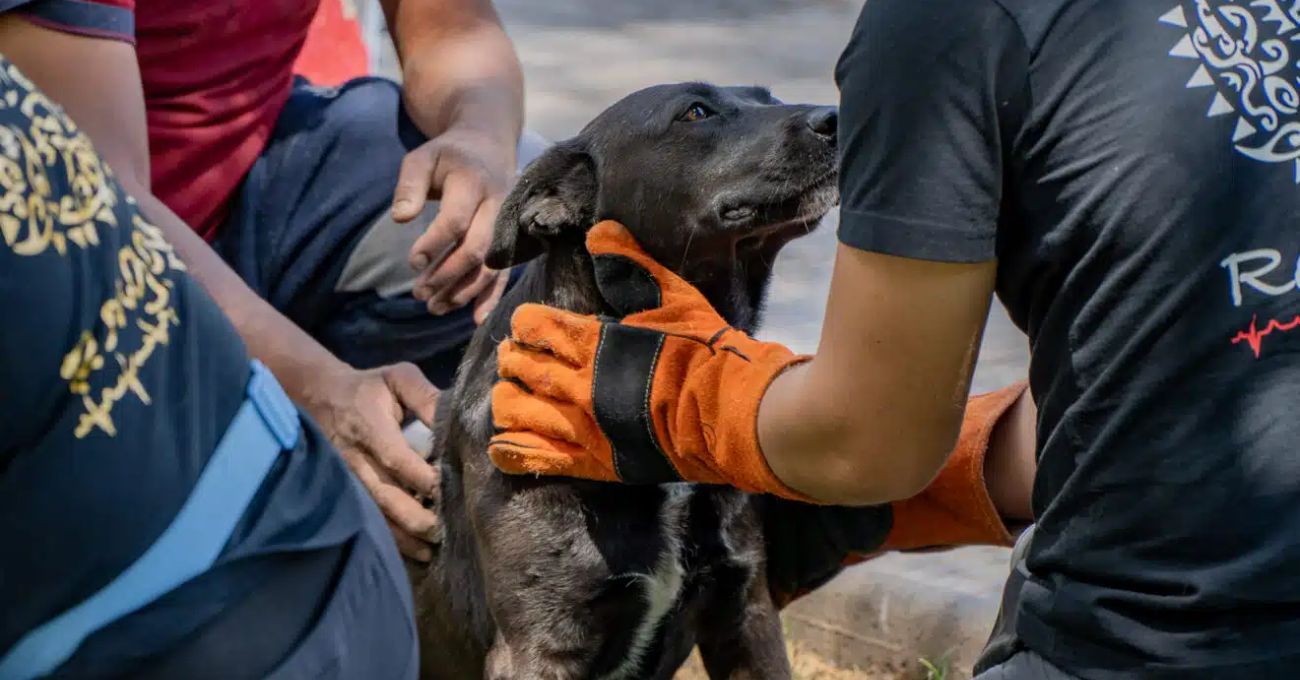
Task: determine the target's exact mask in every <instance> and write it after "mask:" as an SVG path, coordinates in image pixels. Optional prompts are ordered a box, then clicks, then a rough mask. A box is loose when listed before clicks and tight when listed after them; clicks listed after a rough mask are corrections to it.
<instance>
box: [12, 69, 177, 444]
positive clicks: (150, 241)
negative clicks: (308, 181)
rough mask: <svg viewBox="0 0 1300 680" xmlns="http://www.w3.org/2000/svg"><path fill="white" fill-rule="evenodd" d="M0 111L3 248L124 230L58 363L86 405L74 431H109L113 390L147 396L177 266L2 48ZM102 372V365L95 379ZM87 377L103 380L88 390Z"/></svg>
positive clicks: (58, 247) (65, 246) (33, 249)
mask: <svg viewBox="0 0 1300 680" xmlns="http://www.w3.org/2000/svg"><path fill="white" fill-rule="evenodd" d="M15 114H17V115H15ZM0 120H2V121H3V123H2V124H0V237H2V238H3V240H4V245H5V246H7V247H8V248H9V249H10V251H11V252H13V253H15V254H17V255H21V256H27V257H32V256H37V255H44V254H49V253H50V252H51V251H52V252H53V253H55V254H57V255H58V256H59V257H65V256H67V255H68V253H69V248H70V247H75V248H76V249H78V250H90V249H93V248H96V247H98V246H99V245H100V244H101V241H100V237H101V235H102V234H104V233H108V232H107V231H106V230H117V229H126V230H127V231H126V232H125V233H123V234H121V236H123V237H125V238H123V239H122V240H121V241H122V245H121V247H120V248H119V250H118V252H117V257H116V258H115V260H116V263H117V272H116V277H115V280H114V281H113V295H112V296H111V297H108V299H106V300H104V301H103V303H102V304H101V305H100V308H99V315H98V319H97V321H98V323H97V324H96V326H95V327H94V328H93V329H86V330H83V331H82V332H81V334H80V336H79V338H78V340H77V342H76V344H75V345H74V346H73V347H72V348H71V349H69V350H68V352H67V353H66V354H65V355H64V356H63V360H62V362H61V364H60V366H59V371H58V373H59V376H60V377H62V378H63V379H64V380H65V381H67V384H68V390H69V391H70V392H71V393H72V394H74V395H77V396H78V397H80V398H81V402H82V406H83V408H84V412H83V413H82V414H80V416H79V417H78V421H77V426H76V428H75V430H74V432H73V434H74V435H75V436H76V437H77V438H78V439H81V438H84V437H86V436H88V435H89V434H90V433H92V432H94V431H95V430H99V431H101V432H103V433H104V434H106V435H107V436H110V437H112V436H116V434H117V427H116V425H115V423H114V421H113V416H112V413H113V407H114V406H115V405H116V404H117V403H118V402H119V401H120V400H121V399H123V398H124V397H126V396H127V395H128V394H132V395H134V396H135V397H136V398H137V399H139V400H140V402H141V403H143V404H145V405H150V404H152V399H151V397H150V395H149V391H148V389H146V387H145V385H144V384H143V383H142V382H141V380H140V375H139V374H140V369H141V368H143V367H144V366H145V364H146V363H147V362H148V361H149V359H150V357H152V356H153V353H154V351H155V350H156V349H157V348H158V347H159V346H160V345H162V346H165V345H167V344H168V342H169V341H170V339H171V328H172V327H173V326H179V325H180V317H179V316H178V314H177V312H176V307H175V301H174V295H173V289H174V287H175V282H174V281H173V278H172V272H176V271H184V270H185V265H184V263H182V262H181V260H180V258H178V257H177V256H176V253H175V251H174V250H173V249H172V246H171V244H169V243H168V242H167V240H166V239H165V238H164V237H163V235H162V232H161V230H159V229H158V228H157V227H155V226H154V225H152V224H150V223H149V222H147V221H146V220H145V219H143V218H142V217H141V216H140V214H139V212H138V211H137V210H136V207H135V201H133V200H131V198H130V197H127V196H126V195H125V194H122V193H120V189H119V187H118V186H117V184H116V182H114V181H113V179H112V173H111V172H109V169H108V167H107V166H106V165H104V163H103V162H102V161H101V160H100V159H99V156H98V155H96V153H95V150H94V149H93V148H92V147H91V144H90V140H89V139H88V138H87V137H86V136H85V135H83V134H82V133H81V132H80V131H79V130H78V129H77V127H76V126H75V125H74V124H73V123H72V121H71V120H70V119H68V118H67V117H66V116H65V115H64V114H63V111H62V110H61V109H60V108H59V107H58V106H56V105H55V104H54V103H53V102H51V101H50V100H49V99H47V98H46V97H45V96H44V95H42V94H41V93H40V92H38V91H37V90H36V89H35V88H34V86H33V85H32V84H31V83H30V82H29V81H28V80H27V79H26V78H25V77H24V76H23V75H22V73H20V72H19V71H18V69H17V68H15V67H14V66H13V64H11V63H9V62H8V60H5V59H4V58H3V57H0ZM15 121H18V122H21V123H23V124H21V125H19V124H15ZM55 187H58V188H59V190H58V191H56V190H55ZM127 220H129V222H130V223H129V224H126V225H123V224H119V222H120V221H127ZM110 240H112V241H116V239H110ZM130 329H136V330H138V331H139V334H138V336H139V337H138V338H137V337H135V336H136V333H134V332H131V333H129V334H128V333H125V331H128V330H130ZM110 357H111V359H112V360H111V361H110V360H109V358H110ZM100 371H105V373H104V374H103V375H102V377H101V378H99V379H96V375H97V374H98V373H99V372H100ZM92 380H94V381H95V382H99V383H106V386H104V387H102V388H100V389H99V390H98V394H96V390H95V388H94V387H93V386H92V384H91V383H92Z"/></svg>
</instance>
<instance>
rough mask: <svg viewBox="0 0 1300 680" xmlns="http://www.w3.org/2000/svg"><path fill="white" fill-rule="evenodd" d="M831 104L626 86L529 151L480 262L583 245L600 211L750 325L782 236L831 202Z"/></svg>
mask: <svg viewBox="0 0 1300 680" xmlns="http://www.w3.org/2000/svg"><path fill="white" fill-rule="evenodd" d="M836 123H837V120H836V112H835V109H834V108H832V107H818V106H803V105H788V104H783V103H781V102H780V101H777V100H776V99H775V98H773V97H772V95H771V94H770V93H769V92H767V91H766V90H764V89H762V88H757V87H715V86H712V85H707V84H703V83H680V84H675V85H659V86H655V87H651V88H647V89H645V90H641V91H639V92H635V93H633V94H631V95H628V96H627V97H625V98H624V99H622V100H621V101H619V102H618V103H616V104H614V105H613V106H611V107H610V108H609V109H607V110H606V111H605V112H604V113H602V114H600V115H599V116H597V117H596V119H595V120H593V121H592V122H591V123H590V124H588V125H587V127H585V128H584V129H583V130H582V132H580V133H579V134H578V136H577V137H574V138H573V139H570V140H568V141H565V142H561V143H559V144H557V145H555V146H554V147H552V148H551V149H550V150H548V151H547V152H546V153H545V154H543V155H542V156H541V157H540V158H538V159H537V160H536V161H534V162H533V163H532V164H531V165H530V166H529V167H528V168H527V169H526V170H525V171H524V173H523V175H522V176H521V177H520V178H519V182H518V184H517V185H516V186H515V188H514V191H513V192H512V193H511V194H510V196H509V197H508V198H507V199H506V201H505V204H504V205H503V206H502V208H501V212H500V214H499V216H498V218H497V223H496V233H495V235H494V238H493V244H492V248H491V250H490V252H489V253H488V256H487V263H488V264H489V265H490V266H492V267H496V268H504V267H508V266H511V265H514V264H518V263H520V262H524V261H527V260H530V259H532V258H534V257H536V256H538V255H540V254H541V253H543V252H546V251H550V252H551V253H552V256H553V257H554V256H556V255H564V256H570V255H573V254H578V255H577V256H580V254H581V253H582V252H584V251H583V250H582V241H583V235H584V234H585V232H586V230H587V229H588V228H590V227H591V226H592V225H593V224H595V223H596V222H598V221H600V220H605V219H612V220H617V221H618V222H621V223H622V224H624V225H626V226H627V228H628V229H629V230H630V231H631V232H632V234H633V235H634V236H635V237H636V239H637V241H638V242H639V243H640V244H641V246H642V247H643V248H645V249H646V251H647V252H649V253H650V255H651V256H652V257H654V258H655V259H656V260H658V261H659V262H661V263H663V264H664V265H666V266H668V267H670V268H672V269H673V270H674V271H676V272H677V273H678V274H680V275H682V276H684V277H685V278H686V279H687V280H689V281H691V282H692V283H693V284H695V285H696V286H698V287H699V288H700V290H701V291H702V292H703V293H704V294H705V295H706V296H707V297H708V298H709V300H710V301H711V302H712V303H713V304H714V306H715V307H717V308H718V311H719V312H721V313H722V315H723V316H724V317H726V318H727V319H728V321H729V322H731V323H732V324H734V325H736V326H737V327H740V328H744V329H748V330H752V328H753V326H754V325H756V323H757V317H758V312H759V308H760V307H761V305H762V298H763V294H764V292H765V289H766V284H767V281H768V279H769V278H770V275H771V266H772V262H773V260H774V259H775V256H776V253H777V251H778V250H780V248H781V246H783V245H785V243H787V242H788V241H789V240H790V239H792V238H794V237H796V236H800V235H803V234H805V233H807V232H808V231H809V230H811V229H812V227H814V226H815V225H816V224H817V223H818V222H819V221H820V220H821V218H822V217H823V216H824V215H825V214H826V212H827V211H828V210H830V209H831V208H832V207H833V206H834V205H835V204H836V202H837V200H838V193H837V191H836V172H835V168H836V165H835V134H836V133H835V130H836Z"/></svg>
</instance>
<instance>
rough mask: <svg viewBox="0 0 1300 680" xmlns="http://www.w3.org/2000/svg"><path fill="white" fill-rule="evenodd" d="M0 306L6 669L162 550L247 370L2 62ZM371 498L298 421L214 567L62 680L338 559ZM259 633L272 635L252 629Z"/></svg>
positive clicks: (77, 661)
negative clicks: (275, 578)
mask: <svg viewBox="0 0 1300 680" xmlns="http://www.w3.org/2000/svg"><path fill="white" fill-rule="evenodd" d="M0 305H3V307H2V309H3V314H2V315H0V324H2V325H3V327H2V328H0V612H3V614H0V656H3V654H4V653H5V652H6V651H7V650H9V649H10V648H11V647H12V646H13V645H14V643H15V642H16V641H17V640H18V639H19V638H20V637H21V636H22V635H23V634H25V633H26V632H27V631H29V630H31V629H32V628H34V627H36V626H38V625H40V624H42V623H44V622H46V621H47V620H49V619H51V618H53V617H54V616H55V615H57V614H59V613H61V612H63V611H64V610H66V609H68V608H70V607H72V606H74V605H76V604H78V603H80V602H81V601H82V600H84V599H86V598H87V597H89V596H90V595H92V594H94V593H95V592H96V591H98V590H99V589H101V588H103V587H104V586H105V585H106V584H108V583H109V582H110V581H112V580H113V578H115V577H116V576H117V575H118V574H120V573H121V572H122V571H123V569H125V568H126V567H127V566H128V565H129V564H131V563H132V562H133V561H135V560H136V559H137V558H138V557H140V555H141V554H142V553H143V552H144V551H145V550H146V548H148V547H149V546H150V545H151V544H152V543H153V542H154V540H155V539H157V538H158V536H159V534H161V533H162V531H163V530H164V529H165V528H166V527H167V525H168V524H169V523H170V522H171V521H172V519H173V517H174V516H175V515H176V513H177V511H178V510H179V509H180V507H181V505H182V503H184V501H185V499H186V498H187V496H188V495H189V493H190V490H191V489H192V488H193V486H194V484H195V482H196V480H197V479H198V477H199V474H200V473H201V472H202V471H203V469H204V466H205V464H206V463H207V461H208V459H209V457H210V456H211V455H212V452H213V450H214V448H215V447H216V445H217V442H218V440H219V439H220V438H221V436H222V434H223V433H224V432H225V430H226V427H227V426H228V425H229V423H230V422H231V420H232V419H233V418H234V415H235V412H236V410H237V409H238V408H239V406H240V404H241V403H242V401H243V399H244V395H245V385H246V383H247V382H248V379H249V375H250V371H249V359H248V355H247V354H246V352H245V349H244V346H243V344H242V343H241V341H240V339H239V336H238V335H237V334H236V333H235V330H234V328H233V327H232V326H231V325H230V323H229V321H227V320H226V318H225V317H224V316H223V315H222V314H221V312H220V310H219V309H218V308H217V306H216V305H215V304H214V303H213V302H212V300H211V299H210V298H209V297H208V296H207V295H206V294H205V292H204V291H203V289H202V288H201V287H200V286H199V285H198V284H197V283H196V282H195V281H194V280H193V279H192V278H190V277H189V275H188V274H187V273H186V270H185V265H184V263H183V262H182V261H181V260H180V259H179V258H177V256H176V255H175V253H174V252H173V250H172V247H171V246H170V244H168V243H167V241H166V240H165V239H164V238H163V237H162V234H161V232H160V231H159V230H158V228H157V227H155V226H153V225H151V224H150V223H149V222H148V221H146V220H145V219H144V218H143V217H142V216H141V215H140V213H139V212H138V211H137V209H136V205H135V203H134V201H132V200H131V199H130V198H128V197H127V196H126V194H124V193H123V192H122V191H121V189H120V187H118V185H117V183H116V181H115V180H113V179H112V176H111V174H110V173H109V171H108V168H107V166H105V165H103V164H102V163H101V161H100V160H99V158H98V156H96V154H95V152H94V150H93V149H92V148H91V146H90V143H89V141H88V139H87V138H86V137H85V136H84V135H82V134H81V133H80V132H79V131H78V130H77V129H76V127H75V126H74V125H73V124H72V123H71V121H69V120H68V119H67V118H65V117H64V116H63V114H62V112H61V111H60V110H59V109H58V108H57V107H56V106H54V105H53V104H52V103H51V102H50V101H49V100H47V99H45V97H44V96H43V95H42V94H41V93H40V92H38V91H36V90H35V89H34V88H33V87H32V86H31V84H30V83H29V82H27V81H26V80H25V79H24V78H23V76H22V74H21V73H19V72H18V71H17V69H15V68H14V67H13V65H12V64H10V63H9V62H8V61H7V60H5V59H4V58H3V57H0ZM361 501H362V497H361V496H360V494H359V492H358V487H357V485H356V484H355V483H354V482H353V481H352V480H351V479H350V477H349V473H348V471H347V470H346V468H345V467H344V466H343V464H342V462H341V461H340V460H339V458H338V456H337V455H336V454H335V453H334V452H333V450H332V449H331V448H330V447H329V445H328V443H326V442H325V441H324V439H323V437H321V436H320V433H319V432H318V431H317V430H315V428H314V427H312V426H311V425H310V423H307V422H306V420H304V429H303V436H301V437H300V438H299V442H298V445H297V447H296V448H295V450H293V451H291V452H287V453H285V454H283V455H281V457H280V459H279V460H278V462H277V464H276V465H275V467H274V468H273V470H272V472H271V473H270V474H269V475H268V477H267V478H266V480H265V481H264V482H263V484H262V486H261V489H260V491H259V492H258V495H257V497H255V498H254V500H253V502H252V503H251V504H250V505H249V506H248V509H247V510H246V511H245V514H244V515H243V518H242V519H241V521H240V524H239V526H238V527H237V528H236V530H235V532H234V534H233V535H232V536H231V538H230V539H229V541H228V542H227V543H226V546H225V548H224V549H223V551H222V553H221V555H220V556H219V557H218V559H217V562H216V564H215V565H214V566H213V568H212V569H211V570H210V571H208V572H206V573H205V574H202V575H200V576H199V577H197V578H196V579H195V580H193V581H191V582H189V583H187V584H185V585H182V586H180V587H179V588H177V589H176V590H173V591H172V592H171V593H170V594H168V595H166V596H164V597H163V598H161V599H159V600H157V601H156V602H155V603H153V604H152V605H150V606H148V607H146V608H144V609H142V610H140V611H137V612H136V613H134V614H131V615H129V616H128V617H126V618H124V619H122V620H120V621H119V622H117V623H116V624H112V625H110V626H108V627H106V628H105V629H103V630H101V631H100V632H99V633H96V634H94V635H92V636H91V637H90V638H88V639H87V640H86V642H85V643H84V644H83V645H82V647H81V648H80V649H79V651H78V652H77V654H76V655H75V656H74V657H73V658H72V659H71V660H69V662H68V664H67V665H65V666H64V667H63V668H62V669H61V671H62V672H63V673H65V674H71V675H75V676H80V677H86V675H87V674H91V675H95V676H110V675H116V674H120V673H127V674H130V670H131V669H132V668H135V666H134V664H136V663H139V662H141V661H142V660H144V659H147V658H148V657H150V656H151V655H154V654H157V653H160V652H163V651H165V650H167V649H169V648H170V647H172V646H174V645H175V644H177V642H178V641H180V640H182V639H184V638H185V637H186V636H188V635H190V634H191V633H193V632H195V631H196V630H198V629H199V628H201V627H202V626H204V625H205V624H207V623H209V622H212V621H214V620H216V618H217V617H219V616H221V614H222V613H223V612H224V611H225V610H227V609H228V608H230V607H233V606H234V605H235V604H237V603H239V602H240V601H241V600H242V599H243V598H244V597H245V596H247V595H248V594H249V593H251V592H253V591H254V590H255V589H256V588H257V587H258V586H259V584H261V583H263V582H266V581H267V579H268V578H269V577H270V576H271V575H272V574H277V573H279V572H278V571H277V570H279V569H280V565H281V564H283V562H282V561H281V560H285V559H287V556H289V555H291V554H295V553H301V552H303V551H308V550H339V551H340V552H342V551H343V550H344V549H345V547H344V546H345V545H346V544H347V542H348V541H349V540H350V539H351V538H352V537H353V536H355V535H356V533H357V531H358V530H359V528H360V526H361V506H360V505H359V503H360V502H361ZM327 595H328V593H316V594H314V597H315V598H316V599H315V600H312V601H307V602H286V603H285V606H286V607H288V608H293V607H312V606H314V605H315V604H316V602H317V601H319V600H320V598H322V597H325V596H327ZM259 625H264V626H276V625H277V622H276V621H269V620H263V621H250V622H248V626H259ZM280 651H281V652H283V651H284V650H280ZM271 660H274V659H271Z"/></svg>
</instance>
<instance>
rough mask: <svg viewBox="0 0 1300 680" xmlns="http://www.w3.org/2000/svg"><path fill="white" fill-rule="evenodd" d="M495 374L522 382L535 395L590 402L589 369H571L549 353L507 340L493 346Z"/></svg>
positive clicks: (582, 402)
mask: <svg viewBox="0 0 1300 680" xmlns="http://www.w3.org/2000/svg"><path fill="white" fill-rule="evenodd" d="M497 374H498V375H500V376H501V377H502V378H504V379H506V380H511V381H517V382H520V383H523V385H524V386H525V387H527V388H528V391H530V392H532V393H533V394H534V395H537V396H541V397H547V398H549V399H553V400H557V401H561V402H564V403H568V404H582V405H586V406H590V405H591V373H590V372H588V371H584V370H582V369H579V368H575V367H574V366H573V365H572V364H570V363H567V362H565V361H562V360H561V359H560V358H558V357H556V356H555V355H553V354H548V353H546V352H539V351H536V350H534V349H531V348H529V347H525V346H522V345H519V344H518V343H515V342H513V341H511V340H505V341H503V342H502V343H501V345H500V346H499V347H498V348H497ZM503 384H510V383H503ZM516 389H517V388H516Z"/></svg>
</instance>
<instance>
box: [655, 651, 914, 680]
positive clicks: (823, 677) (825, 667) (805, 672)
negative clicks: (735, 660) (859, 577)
mask: <svg viewBox="0 0 1300 680" xmlns="http://www.w3.org/2000/svg"><path fill="white" fill-rule="evenodd" d="M788 648H789V651H790V665H791V666H792V667H793V669H794V680H914V679H918V680H919V679H920V678H925V677H926V676H925V673H924V669H922V668H920V666H919V664H918V666H917V667H916V668H899V667H896V666H893V665H892V664H879V665H876V666H875V667H873V668H859V667H853V668H844V667H841V666H837V665H835V664H833V663H831V662H830V661H828V660H826V658H824V657H822V656H821V655H819V654H817V653H815V652H813V651H811V650H809V649H807V648H806V647H804V646H802V645H800V644H799V643H790V644H789V645H788ZM708 677H709V676H708V675H707V674H706V673H705V672H704V665H703V664H702V663H700V657H699V655H698V654H692V655H691V659H690V661H688V662H687V664H686V666H684V667H683V668H682V669H681V670H680V671H678V672H677V677H676V680H708Z"/></svg>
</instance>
